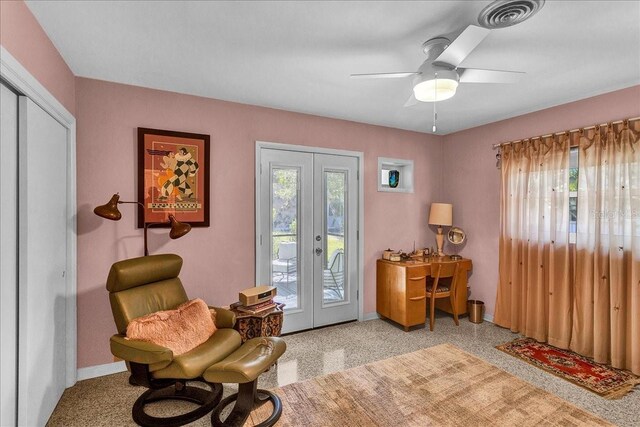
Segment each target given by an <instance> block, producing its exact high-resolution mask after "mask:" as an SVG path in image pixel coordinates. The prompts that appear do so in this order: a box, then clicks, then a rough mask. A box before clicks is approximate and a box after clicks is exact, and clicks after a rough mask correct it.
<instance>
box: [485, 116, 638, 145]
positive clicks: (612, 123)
mask: <svg viewBox="0 0 640 427" xmlns="http://www.w3.org/2000/svg"><path fill="white" fill-rule="evenodd" d="M625 120H626V121H628V122H633V121H636V120H640V117H633V118H631V119H624V120H616V121H615V122H609V123H601V124H599V125H592V126H586V127H583V128H577V129H571V130H567V131H564V132H554V133H548V134H546V135H542V136H534V137H533V138H524V139H540V138H548V137H550V136H555V135H566V134H567V133H576V132H580V131H581V130H583V131H584V130H590V129H595V128H596V126H601V127H602V126H607V125H619V124H621V123H624V122H625ZM521 141H523V140H522V139H518V140H516V141H509V142H501V143H499V144H493V149H494V150H495V149H496V148H500V147H502V146H503V145H509V144H515V143H518V142H521Z"/></svg>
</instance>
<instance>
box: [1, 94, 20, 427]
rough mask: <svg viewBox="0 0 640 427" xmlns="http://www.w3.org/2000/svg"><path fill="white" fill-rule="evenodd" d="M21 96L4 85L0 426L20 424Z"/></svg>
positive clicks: (2, 104) (2, 101) (2, 118)
mask: <svg viewBox="0 0 640 427" xmlns="http://www.w3.org/2000/svg"><path fill="white" fill-rule="evenodd" d="M17 158H18V96H17V95H16V94H15V93H13V92H12V91H11V90H9V89H8V88H7V87H6V86H5V85H3V84H0V165H1V166H0V201H1V202H0V330H1V332H2V333H1V334H0V336H2V345H0V378H2V380H1V381H0V426H12V425H15V424H16V405H17V399H16V397H17V396H16V393H17V390H18V383H17V365H16V363H17V357H16V356H17V351H18V342H17V324H18V323H17V314H18V313H17V302H18V297H17V290H18V287H17V286H18V282H17V280H18V266H17V262H18V257H17V252H16V250H17V247H18V240H17V239H18V236H17V227H16V224H17V210H18V204H17V193H18V164H17V163H16V159H17Z"/></svg>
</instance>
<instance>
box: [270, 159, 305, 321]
mask: <svg viewBox="0 0 640 427" xmlns="http://www.w3.org/2000/svg"><path fill="white" fill-rule="evenodd" d="M299 179H300V175H299V170H298V169H297V168H274V169H272V171H271V285H272V286H275V287H276V288H277V289H278V292H277V296H276V298H275V300H276V301H277V302H281V303H284V304H286V305H285V310H286V309H289V310H290V309H294V308H298V307H300V292H299V280H298V271H299V269H298V187H299V186H298V182H299Z"/></svg>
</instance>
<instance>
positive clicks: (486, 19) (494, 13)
mask: <svg viewBox="0 0 640 427" xmlns="http://www.w3.org/2000/svg"><path fill="white" fill-rule="evenodd" d="M542 6H544V0H497V1H494V2H493V3H491V4H490V5H488V6H487V7H485V8H484V9H482V12H480V16H478V23H479V24H480V26H482V27H484V28H489V29H494V28H505V27H510V26H512V25H516V24H519V23H521V22H524V21H526V20H527V19H529V18H531V17H532V16H533V15H535V14H536V13H537V12H538V11H539V10H540V9H542Z"/></svg>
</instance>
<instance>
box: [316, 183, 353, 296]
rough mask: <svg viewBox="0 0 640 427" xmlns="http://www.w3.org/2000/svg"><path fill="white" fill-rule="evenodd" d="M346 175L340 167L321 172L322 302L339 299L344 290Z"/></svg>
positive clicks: (344, 293) (344, 292)
mask: <svg viewBox="0 0 640 427" xmlns="http://www.w3.org/2000/svg"><path fill="white" fill-rule="evenodd" d="M346 185H347V175H346V173H345V172H344V171H325V172H324V189H325V192H324V195H323V199H324V207H325V229H324V239H323V240H324V242H326V243H325V244H326V248H325V251H324V254H325V256H324V257H323V270H322V295H323V303H325V304H328V303H333V302H340V301H344V300H345V299H346V296H347V294H348V292H347V291H346V286H345V285H346V283H345V252H344V249H345V224H346V221H345V219H346V218H345V215H346V198H345V189H346Z"/></svg>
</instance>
